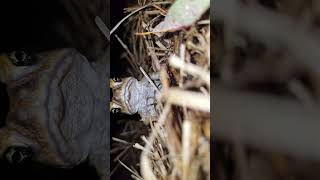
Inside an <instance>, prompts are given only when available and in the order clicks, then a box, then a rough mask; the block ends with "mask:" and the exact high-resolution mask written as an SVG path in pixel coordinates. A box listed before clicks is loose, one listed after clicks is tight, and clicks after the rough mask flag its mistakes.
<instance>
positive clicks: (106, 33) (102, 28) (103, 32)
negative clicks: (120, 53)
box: [94, 16, 110, 41]
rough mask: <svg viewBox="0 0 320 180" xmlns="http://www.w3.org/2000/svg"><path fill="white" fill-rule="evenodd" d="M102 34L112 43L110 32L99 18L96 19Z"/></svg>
mask: <svg viewBox="0 0 320 180" xmlns="http://www.w3.org/2000/svg"><path fill="white" fill-rule="evenodd" d="M94 21H95V22H96V24H97V26H98V28H99V29H100V31H101V32H102V34H103V35H104V36H105V37H106V38H107V39H108V40H109V41H110V31H109V29H108V28H107V26H106V25H105V24H104V23H103V21H102V20H101V18H100V17H99V16H96V18H95V19H94Z"/></svg>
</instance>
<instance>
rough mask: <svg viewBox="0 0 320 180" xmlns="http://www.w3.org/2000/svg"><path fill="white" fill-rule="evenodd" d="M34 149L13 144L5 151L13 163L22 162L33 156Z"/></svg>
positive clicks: (8, 159)
mask: <svg viewBox="0 0 320 180" xmlns="http://www.w3.org/2000/svg"><path fill="white" fill-rule="evenodd" d="M32 154H33V153H32V151H31V149H30V148H27V147H20V146H13V147H9V148H8V149H7V151H6V153H5V157H6V159H7V161H8V162H9V163H11V164H15V165H16V164H21V163H23V162H25V161H27V160H30V159H31V157H32Z"/></svg>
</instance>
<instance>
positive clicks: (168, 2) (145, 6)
mask: <svg viewBox="0 0 320 180" xmlns="http://www.w3.org/2000/svg"><path fill="white" fill-rule="evenodd" d="M159 4H171V2H170V1H164V2H154V3H150V4H147V5H144V6H142V7H140V8H138V9H136V10H135V11H133V12H131V13H130V14H128V15H127V16H126V17H124V18H123V19H122V20H121V21H119V22H118V23H117V24H116V25H115V26H114V27H113V28H112V29H111V31H110V36H111V35H112V33H113V32H114V31H115V30H117V28H118V27H119V26H120V25H121V24H122V23H123V22H124V21H125V20H126V19H128V18H129V17H130V16H132V15H133V14H135V13H137V12H139V11H141V10H142V9H145V8H147V7H150V6H153V5H159Z"/></svg>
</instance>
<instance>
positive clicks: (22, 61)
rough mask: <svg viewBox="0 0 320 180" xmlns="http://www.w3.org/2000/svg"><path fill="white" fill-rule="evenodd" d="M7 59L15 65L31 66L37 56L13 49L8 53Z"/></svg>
mask: <svg viewBox="0 0 320 180" xmlns="http://www.w3.org/2000/svg"><path fill="white" fill-rule="evenodd" d="M9 59H10V60H11V62H12V63H13V64H14V65H15V66H31V65H34V64H35V63H36V61H37V58H36V57H35V56H33V55H31V54H29V53H27V52H25V51H13V52H11V53H9Z"/></svg>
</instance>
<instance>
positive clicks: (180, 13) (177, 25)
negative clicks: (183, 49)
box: [153, 0, 210, 32]
mask: <svg viewBox="0 0 320 180" xmlns="http://www.w3.org/2000/svg"><path fill="white" fill-rule="evenodd" d="M209 7H210V0H176V1H175V2H174V4H173V5H172V6H171V7H170V8H169V11H168V14H167V16H166V17H165V19H164V21H163V22H161V23H160V24H158V25H157V26H156V27H155V28H154V30H153V32H163V31H176V30H179V29H182V28H184V27H187V26H191V25H192V24H193V23H194V22H196V21H197V20H198V19H200V18H201V16H202V15H203V14H204V13H205V12H206V11H207V10H208V9H209Z"/></svg>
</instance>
